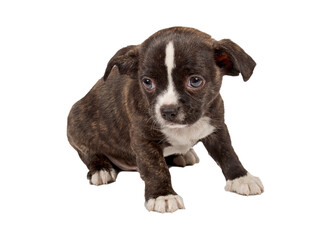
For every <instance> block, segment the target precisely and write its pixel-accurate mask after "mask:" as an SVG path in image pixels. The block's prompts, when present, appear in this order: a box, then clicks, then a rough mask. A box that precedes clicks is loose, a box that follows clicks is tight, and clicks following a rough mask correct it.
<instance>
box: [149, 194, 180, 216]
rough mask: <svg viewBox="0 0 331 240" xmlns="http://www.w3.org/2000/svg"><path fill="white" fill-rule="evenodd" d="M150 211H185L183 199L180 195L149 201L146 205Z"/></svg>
mask: <svg viewBox="0 0 331 240" xmlns="http://www.w3.org/2000/svg"><path fill="white" fill-rule="evenodd" d="M145 207H146V208H147V210H148V211H155V212H159V213H165V212H171V213H172V212H174V211H176V210H178V209H185V207H184V202H183V199H182V198H181V197H180V196H178V195H167V196H160V197H157V198H156V199H155V198H152V199H149V200H148V201H147V202H146V203H145Z"/></svg>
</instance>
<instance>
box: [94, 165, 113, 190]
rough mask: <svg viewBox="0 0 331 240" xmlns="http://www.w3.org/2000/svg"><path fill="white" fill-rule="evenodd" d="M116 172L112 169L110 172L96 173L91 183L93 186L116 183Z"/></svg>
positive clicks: (101, 171)
mask: <svg viewBox="0 0 331 240" xmlns="http://www.w3.org/2000/svg"><path fill="white" fill-rule="evenodd" d="M116 175H117V174H116V171H115V170H114V169H111V170H110V172H108V171H106V170H100V171H97V172H95V173H94V174H93V175H92V177H91V180H90V183H91V184H93V185H97V186H98V185H102V184H108V183H111V182H115V180H116Z"/></svg>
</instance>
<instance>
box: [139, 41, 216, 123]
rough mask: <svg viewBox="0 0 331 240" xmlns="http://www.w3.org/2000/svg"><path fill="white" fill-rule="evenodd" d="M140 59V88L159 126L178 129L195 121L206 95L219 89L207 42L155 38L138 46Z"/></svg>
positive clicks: (201, 112)
mask: <svg viewBox="0 0 331 240" xmlns="http://www.w3.org/2000/svg"><path fill="white" fill-rule="evenodd" d="M140 56H141V58H140V67H139V69H140V71H139V81H140V86H141V89H142V91H143V92H144V94H145V95H146V96H147V99H148V102H149V106H150V111H151V113H152V116H153V117H154V118H155V120H156V121H157V122H158V123H159V125H160V126H161V127H169V128H182V127H185V126H187V125H190V124H193V123H194V122H196V121H198V120H199V119H200V118H201V116H203V114H204V111H205V109H206V102H208V99H210V97H211V96H210V93H211V92H218V91H219V87H220V79H218V81H217V79H215V77H216V72H217V71H216V65H215V60H214V52H213V49H212V47H211V46H210V45H209V44H208V42H204V41H203V40H202V39H201V38H193V37H192V36H186V35H174V36H172V37H171V38H165V37H163V36H158V37H157V38H154V39H153V41H151V42H150V41H147V42H146V43H145V44H143V45H142V48H141V52H140ZM212 89H214V91H211V90H212Z"/></svg>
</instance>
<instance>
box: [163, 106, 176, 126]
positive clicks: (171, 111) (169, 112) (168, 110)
mask: <svg viewBox="0 0 331 240" xmlns="http://www.w3.org/2000/svg"><path fill="white" fill-rule="evenodd" d="M178 109H179V108H178V106H176V105H165V106H162V107H161V109H160V110H161V116H162V117H163V118H164V119H165V120H168V121H170V122H172V121H174V120H175V119H176V117H177V115H178Z"/></svg>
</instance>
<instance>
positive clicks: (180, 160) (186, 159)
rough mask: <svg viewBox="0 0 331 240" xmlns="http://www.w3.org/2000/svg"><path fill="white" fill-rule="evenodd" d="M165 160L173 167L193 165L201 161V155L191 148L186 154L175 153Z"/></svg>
mask: <svg viewBox="0 0 331 240" xmlns="http://www.w3.org/2000/svg"><path fill="white" fill-rule="evenodd" d="M165 160H166V162H167V164H168V166H170V167H172V166H175V167H185V166H191V165H194V164H196V163H199V161H200V160H199V157H198V155H197V154H196V153H195V151H194V150H193V148H191V149H190V150H189V151H188V152H187V153H185V154H174V155H170V156H168V157H165Z"/></svg>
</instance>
